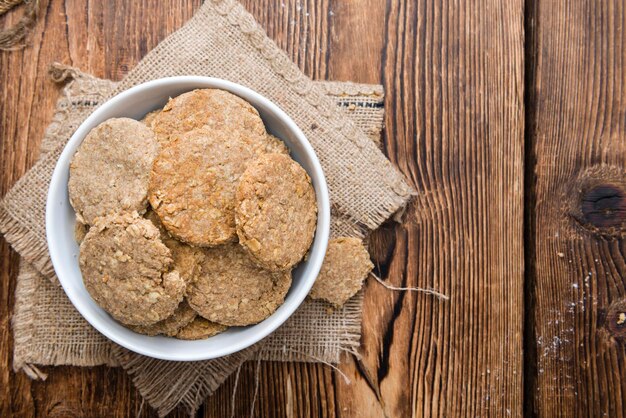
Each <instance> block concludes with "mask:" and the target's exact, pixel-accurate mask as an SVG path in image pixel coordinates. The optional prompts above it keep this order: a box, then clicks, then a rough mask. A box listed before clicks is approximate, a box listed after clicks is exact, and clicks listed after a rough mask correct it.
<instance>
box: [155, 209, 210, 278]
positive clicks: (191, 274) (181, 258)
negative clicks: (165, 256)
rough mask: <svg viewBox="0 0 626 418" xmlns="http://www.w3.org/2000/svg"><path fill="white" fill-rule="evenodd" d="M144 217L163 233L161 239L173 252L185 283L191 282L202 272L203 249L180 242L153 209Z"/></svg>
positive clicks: (175, 264) (177, 268)
mask: <svg viewBox="0 0 626 418" xmlns="http://www.w3.org/2000/svg"><path fill="white" fill-rule="evenodd" d="M144 217H145V218H146V219H148V220H150V222H152V224H153V225H154V226H156V227H157V229H158V230H159V233H160V234H161V241H163V244H165V246H166V247H167V248H169V249H170V251H171V252H172V259H173V260H174V269H175V270H176V271H178V273H179V274H180V277H182V278H183V280H185V283H189V282H191V281H192V280H194V279H195V277H196V276H197V275H198V274H199V273H200V264H201V262H202V258H204V255H203V253H202V250H200V248H197V247H192V246H191V245H187V244H185V243H184V242H180V241H178V240H177V239H175V238H172V236H171V235H170V234H169V233H168V232H167V230H166V229H165V227H164V226H163V224H162V223H161V220H160V219H159V217H158V216H157V214H156V213H154V211H153V210H152V209H150V208H149V209H148V210H147V211H146V214H145V215H144Z"/></svg>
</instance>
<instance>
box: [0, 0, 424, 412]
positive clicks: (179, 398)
mask: <svg viewBox="0 0 626 418" xmlns="http://www.w3.org/2000/svg"><path fill="white" fill-rule="evenodd" d="M181 74H197V75H208V76H216V77H222V78H227V79H230V80H233V81H236V82H238V83H241V84H244V85H247V86H248V87H251V88H253V89H255V90H257V91H259V92H260V93H261V94H263V95H265V96H267V97H269V98H270V99H272V100H274V101H275V102H277V103H278V104H279V106H281V107H282V108H283V109H284V110H286V111H287V113H289V114H290V115H291V116H292V117H293V118H294V120H295V121H296V123H298V125H299V126H300V127H301V128H302V129H303V131H305V134H306V135H307V137H308V138H309V140H310V141H311V143H312V145H313V146H314V148H315V149H316V152H317V153H318V156H319V157H320V160H321V162H322V165H323V167H324V170H325V173H326V176H327V179H328V182H329V186H330V189H331V199H332V202H333V234H336V235H353V236H363V235H364V234H365V233H367V232H368V231H369V230H371V229H373V228H375V227H376V226H378V225H379V224H380V223H381V222H383V221H384V220H385V219H387V218H388V217H389V216H391V215H392V214H393V213H394V212H396V211H397V210H398V209H399V208H401V207H402V206H403V205H404V204H405V203H406V201H407V200H408V199H409V198H410V196H411V195H412V190H411V189H410V188H409V187H408V186H407V185H406V183H405V182H404V180H403V178H402V176H401V175H400V174H399V173H398V172H397V171H396V170H395V169H394V168H393V167H392V166H391V164H390V163H389V162H388V161H387V160H386V159H385V158H384V156H383V155H382V154H381V153H380V151H379V150H378V148H377V146H376V144H375V143H374V142H373V141H372V138H375V139H376V140H377V139H378V138H379V133H380V128H381V123H382V111H383V109H382V103H383V102H382V89H381V88H380V87H379V86H364V85H355V84H351V83H314V82H312V81H310V80H309V79H307V78H306V77H305V76H304V75H302V74H301V73H300V71H299V70H298V69H297V67H295V65H294V64H293V63H291V62H290V61H289V60H288V59H287V57H286V56H285V55H284V53H283V52H282V51H280V50H279V49H278V48H277V47H276V45H275V44H274V43H273V42H272V41H270V40H269V39H268V38H267V37H266V36H265V34H264V33H263V32H262V30H261V29H260V28H259V27H258V26H257V24H256V23H255V22H254V20H253V19H252V17H251V16H250V15H249V14H248V13H247V12H246V11H245V10H244V9H243V8H242V7H241V6H240V5H239V4H238V3H236V2H233V1H226V0H225V1H219V2H208V1H207V2H206V3H205V4H204V5H203V6H202V7H201V9H200V10H199V11H198V13H197V14H196V15H195V16H194V18H193V19H192V20H191V21H190V22H188V23H187V24H186V25H185V26H184V27H183V28H181V29H180V30H179V31H178V32H176V33H175V34H173V35H171V36H170V37H169V38H167V39H166V40H165V41H163V42H162V43H161V44H160V45H159V46H158V47H157V48H156V49H155V50H153V51H152V52H150V53H149V54H148V55H147V56H146V57H145V58H144V60H142V62H141V63H140V64H139V65H138V66H137V67H136V69H134V70H133V71H132V72H131V73H130V74H129V75H128V76H127V78H126V79H125V80H123V81H122V82H121V83H119V84H117V85H115V84H113V83H111V82H110V81H106V80H99V79H96V78H93V77H91V76H88V75H85V74H82V73H79V72H77V71H76V70H73V69H69V68H63V67H58V66H57V67H56V68H55V71H54V72H53V76H54V77H55V78H56V79H57V80H58V81H60V80H61V79H63V78H72V79H73V81H72V82H70V84H69V85H68V86H67V88H66V89H65V95H64V97H63V98H62V99H61V100H60V101H59V104H58V108H57V113H56V114H55V117H54V121H53V123H52V124H51V125H50V127H49V128H48V130H47V132H46V136H45V139H44V141H43V142H42V155H41V159H40V161H39V162H38V163H37V164H36V165H35V166H34V167H33V169H32V170H31V171H29V173H27V174H26V176H24V178H23V179H21V180H20V181H19V182H18V183H17V184H16V185H15V187H14V188H13V189H12V190H11V191H10V192H9V193H8V194H7V196H6V197H5V199H4V200H3V201H2V203H0V230H1V231H2V232H3V233H4V234H5V237H6V239H7V240H8V241H9V242H10V243H11V245H13V247H14V248H15V249H16V250H17V251H18V252H19V253H20V254H21V255H22V256H23V258H24V259H25V260H26V261H25V262H23V263H22V268H21V271H20V275H19V279H18V286H17V295H16V299H17V300H16V302H17V303H16V312H15V316H14V319H13V321H14V322H13V323H14V332H15V357H14V359H15V367H16V369H22V370H24V371H25V372H27V373H28V374H29V375H31V376H32V377H37V376H40V377H41V374H40V373H39V371H38V369H36V367H33V366H34V365H36V364H40V365H49V364H75V365H84V366H87V365H96V364H109V365H117V364H119V365H122V366H123V367H124V368H125V369H126V370H128V371H129V372H130V373H131V374H132V376H133V380H134V382H135V384H136V385H137V387H138V388H139V390H140V391H141V393H142V395H143V396H144V397H145V398H146V399H147V400H148V401H149V403H150V404H151V405H152V406H153V407H155V408H156V409H157V410H158V411H159V413H161V414H165V413H167V412H169V411H170V410H171V409H173V408H174V407H175V406H176V405H177V404H179V403H181V404H182V405H183V406H184V407H186V408H187V409H188V410H190V411H193V410H195V409H196V408H197V407H198V405H199V404H200V403H201V402H202V400H203V399H204V398H205V397H206V396H207V395H208V394H210V393H211V392H212V391H214V390H215V389H216V388H217V387H218V386H219V385H220V384H221V383H222V382H223V381H224V380H225V379H226V378H227V377H228V376H229V375H230V374H231V373H232V371H233V370H235V369H236V368H237V367H238V366H239V365H240V364H241V363H242V362H243V361H245V360H246V359H248V358H250V356H252V355H254V353H255V350H257V349H258V348H259V347H255V348H251V349H250V350H247V351H246V352H243V353H239V354H237V355H234V356H229V357H226V358H223V359H219V360H213V361H206V362H196V363H171V362H164V361H159V360H154V359H149V358H145V357H143V356H139V355H137V354H135V353H131V352H128V351H127V350H124V349H122V348H120V347H117V346H113V345H112V344H111V343H109V342H108V341H107V340H105V339H104V338H103V337H102V336H100V334H98V333H97V332H96V331H94V330H93V329H91V328H90V327H89V325H88V324H87V323H86V322H85V321H84V320H83V319H82V318H81V317H80V316H79V315H78V314H77V313H76V311H75V310H74V308H73V307H72V305H71V304H70V303H69V301H68V300H67V298H66V297H65V295H64V293H63V292H62V290H61V289H60V288H59V287H58V285H57V284H56V283H54V281H55V278H54V272H53V270H52V268H51V265H50V261H49V258H48V254H47V247H46V242H45V229H44V212H45V195H46V191H47V185H48V181H49V177H50V175H51V173H52V170H53V168H54V164H55V162H56V159H57V158H58V155H59V153H60V151H61V150H62V148H63V145H64V144H65V142H66V141H67V140H68V139H69V137H70V136H71V134H72V133H73V132H74V130H75V129H76V127H77V126H78V125H79V124H80V122H81V121H82V120H84V118H85V117H86V116H88V114H89V113H90V112H91V111H92V110H93V109H94V108H95V107H96V106H97V105H98V104H100V103H101V102H102V101H103V100H106V99H107V98H108V97H110V96H111V95H113V94H115V93H116V92H119V91H121V90H123V89H126V88H128V87H130V86H132V85H135V84H137V83H140V82H143V81H147V80H150V79H154V78H158V77H164V76H170V75H181ZM338 107H339V109H338ZM48 279H51V280H48ZM360 332H361V298H360V296H357V297H355V298H353V299H352V300H351V301H350V302H349V303H348V304H347V305H346V306H345V307H344V308H343V309H341V310H338V311H335V312H332V313H330V312H329V311H328V309H327V306H326V305H324V304H322V303H319V302H311V301H308V302H306V303H305V304H304V305H303V307H302V308H301V309H300V310H299V311H298V313H297V314H296V315H294V317H293V318H291V319H290V321H289V322H288V323H287V324H285V326H283V327H282V328H281V329H280V330H279V331H278V332H277V333H275V334H274V335H273V336H272V337H271V338H269V339H267V340H266V341H264V342H263V344H262V346H263V348H262V350H261V351H259V352H258V354H257V357H258V356H260V358H262V359H268V360H281V361H291V360H296V361H324V362H330V363H336V362H338V361H339V356H340V354H341V353H342V352H344V351H349V352H354V351H355V350H356V348H357V347H358V344H359V339H360Z"/></svg>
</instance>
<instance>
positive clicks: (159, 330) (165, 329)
mask: <svg viewBox="0 0 626 418" xmlns="http://www.w3.org/2000/svg"><path fill="white" fill-rule="evenodd" d="M197 315H198V314H197V313H196V311H194V310H193V309H191V307H190V306H189V304H188V303H187V301H185V300H183V301H182V302H181V303H180V305H178V308H176V310H175V311H174V314H173V315H172V316H170V317H169V318H166V319H164V320H162V321H159V322H157V323H155V324H152V325H143V326H142V325H129V326H128V327H129V328H130V329H132V330H133V331H135V332H137V333H139V334H144V335H149V336H151V337H152V336H155V335H159V334H161V335H167V336H168V337H175V336H176V334H178V331H180V330H181V329H182V328H184V327H186V326H187V325H188V324H189V323H190V322H192V321H193V320H194V318H195V317H196V316H197Z"/></svg>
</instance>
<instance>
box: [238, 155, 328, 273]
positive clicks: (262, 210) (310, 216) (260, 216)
mask: <svg viewBox="0 0 626 418" xmlns="http://www.w3.org/2000/svg"><path fill="white" fill-rule="evenodd" d="M236 198H237V206H236V208H235V219H236V222H237V235H238V236H239V243H240V244H241V245H243V247H244V248H245V249H246V250H247V251H248V252H249V253H250V255H251V256H252V257H253V258H254V259H255V261H256V262H257V263H258V264H259V265H260V266H262V267H264V268H266V269H268V270H272V271H277V270H286V269H290V268H291V267H293V266H294V265H295V264H296V263H297V262H299V261H300V260H301V259H302V257H304V255H305V254H306V252H307V251H308V249H309V247H310V246H311V242H312V241H313V234H314V233H315V225H316V221H317V203H316V200H315V191H314V190H313V186H312V185H311V179H310V178H309V176H308V175H307V173H306V171H304V169H303V168H302V167H300V165H299V164H298V163H297V162H295V161H293V160H292V159H291V158H289V156H287V155H284V154H265V155H262V156H261V157H259V158H258V159H257V160H255V161H253V162H251V163H250V164H249V165H248V168H247V169H246V171H245V172H244V174H243V175H242V176H241V179H240V181H239V185H238V186H237V196H236Z"/></svg>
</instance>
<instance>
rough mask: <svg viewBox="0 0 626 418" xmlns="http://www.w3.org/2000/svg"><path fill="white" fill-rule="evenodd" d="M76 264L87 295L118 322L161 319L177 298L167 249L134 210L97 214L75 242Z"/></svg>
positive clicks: (181, 285) (181, 288)
mask: <svg viewBox="0 0 626 418" xmlns="http://www.w3.org/2000/svg"><path fill="white" fill-rule="evenodd" d="M79 264H80V270H81V272H82V275H83V281H84V283H85V287H86V288H87V291H88V292H89V294H90V295H91V297H92V298H93V299H94V300H95V301H96V303H97V304H98V305H100V306H101V307H102V308H103V309H104V310H106V311H107V312H108V313H109V314H111V316H113V317H114V318H115V319H117V320H118V321H120V322H122V323H124V324H128V325H150V324H154V323H155V322H158V321H162V320H163V319H166V318H168V317H170V316H171V315H172V314H173V313H174V311H175V310H176V308H177V307H178V305H179V303H180V302H181V300H182V299H183V294H184V292H185V282H184V280H183V279H182V278H181V277H180V275H179V273H178V272H177V271H176V270H171V267H172V257H171V253H170V250H169V249H168V248H167V247H166V246H165V245H164V244H163V242H161V238H160V237H159V230H158V229H157V228H156V227H155V226H154V225H152V223H151V222H150V221H148V220H146V219H143V218H141V217H139V215H138V214H137V213H136V212H135V213H133V214H123V215H112V216H109V217H105V218H98V219H97V220H96V222H95V224H94V225H93V226H92V227H91V228H90V229H89V232H88V233H87V235H86V236H85V239H84V240H83V242H82V244H81V246H80V257H79Z"/></svg>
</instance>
